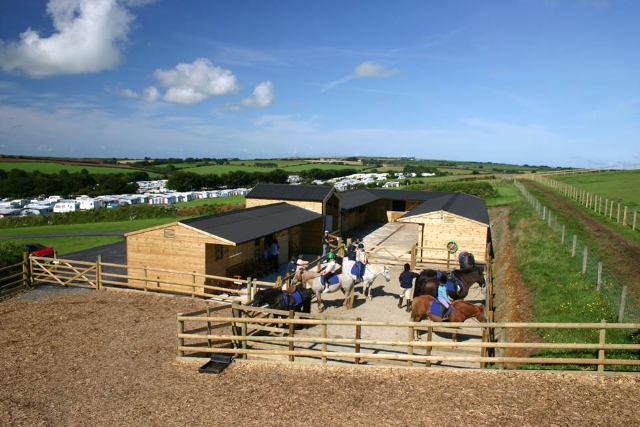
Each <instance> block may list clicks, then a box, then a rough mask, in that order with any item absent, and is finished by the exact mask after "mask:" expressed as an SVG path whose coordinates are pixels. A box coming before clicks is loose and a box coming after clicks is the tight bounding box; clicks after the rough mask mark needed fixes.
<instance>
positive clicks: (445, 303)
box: [438, 274, 451, 322]
mask: <svg viewBox="0 0 640 427" xmlns="http://www.w3.org/2000/svg"><path fill="white" fill-rule="evenodd" d="M447 281H448V278H447V275H446V274H443V275H442V276H440V284H439V285H438V301H439V302H440V304H442V316H440V317H442V321H443V322H444V321H445V320H447V319H448V318H449V315H448V313H449V307H451V297H450V296H449V293H447Z"/></svg>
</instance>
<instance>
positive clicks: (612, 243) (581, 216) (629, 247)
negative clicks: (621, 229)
mask: <svg viewBox="0 0 640 427" xmlns="http://www.w3.org/2000/svg"><path fill="white" fill-rule="evenodd" d="M527 186H531V187H533V188H535V190H536V191H538V192H540V193H542V194H544V198H545V204H547V205H548V206H549V208H550V209H551V210H552V211H555V212H560V213H562V214H563V215H566V216H568V217H573V218H577V219H578V220H579V222H580V224H582V228H583V229H584V230H585V231H586V232H587V234H588V235H590V236H593V237H594V238H595V239H596V240H597V242H598V244H597V246H598V250H599V251H600V252H602V253H607V254H609V256H610V257H611V259H615V260H616V262H615V263H614V264H608V265H604V268H605V269H607V270H608V271H610V272H611V273H612V274H613V276H614V277H616V278H617V279H618V280H619V281H620V282H621V283H624V284H626V285H627V286H628V287H629V291H630V292H631V293H633V294H634V295H636V296H637V297H639V298H640V277H639V276H638V275H637V274H636V268H635V265H636V263H635V260H637V259H640V244H638V243H636V242H634V241H631V240H628V239H626V238H624V237H623V236H620V235H619V234H618V233H616V232H615V231H614V230H613V229H612V228H611V227H609V226H607V225H605V223H603V222H600V221H598V220H597V219H595V218H593V217H592V216H590V215H588V214H587V213H585V212H584V211H583V210H582V209H579V208H578V207H576V206H575V205H574V204H572V203H570V202H569V201H568V200H567V199H565V198H563V197H561V196H560V195H559V194H558V193H556V192H555V191H553V190H551V189H549V188H547V187H544V186H542V185H540V184H538V183H535V182H527Z"/></svg>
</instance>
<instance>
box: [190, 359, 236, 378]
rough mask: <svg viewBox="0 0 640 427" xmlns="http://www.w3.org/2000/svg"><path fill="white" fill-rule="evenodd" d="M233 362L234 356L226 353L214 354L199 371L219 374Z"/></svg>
mask: <svg viewBox="0 0 640 427" xmlns="http://www.w3.org/2000/svg"><path fill="white" fill-rule="evenodd" d="M231 363H233V357H231V356H228V355H226V354H214V355H213V356H211V360H209V361H208V362H207V363H205V364H204V365H202V367H200V369H198V372H199V373H201V374H219V373H221V372H222V371H224V369H225V368H226V367H227V366H229V365H230V364H231Z"/></svg>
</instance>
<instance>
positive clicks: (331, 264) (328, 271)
mask: <svg viewBox="0 0 640 427" xmlns="http://www.w3.org/2000/svg"><path fill="white" fill-rule="evenodd" d="M327 260H328V262H327V264H326V265H325V266H324V268H323V269H322V271H321V272H320V274H321V275H322V276H323V277H324V290H323V291H322V293H323V294H324V293H327V292H329V279H331V277H333V275H334V274H335V272H336V254H334V253H333V252H329V254H327Z"/></svg>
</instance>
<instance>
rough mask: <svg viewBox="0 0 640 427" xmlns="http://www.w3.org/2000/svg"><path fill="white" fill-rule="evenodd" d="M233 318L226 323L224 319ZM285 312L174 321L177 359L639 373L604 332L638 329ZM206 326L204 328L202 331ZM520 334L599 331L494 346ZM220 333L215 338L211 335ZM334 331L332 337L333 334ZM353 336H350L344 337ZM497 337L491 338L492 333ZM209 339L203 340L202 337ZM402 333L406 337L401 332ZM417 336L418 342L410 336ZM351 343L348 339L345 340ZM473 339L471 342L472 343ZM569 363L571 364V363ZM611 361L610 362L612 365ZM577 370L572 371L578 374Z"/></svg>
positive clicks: (241, 311)
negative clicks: (387, 335) (588, 336)
mask: <svg viewBox="0 0 640 427" xmlns="http://www.w3.org/2000/svg"><path fill="white" fill-rule="evenodd" d="M229 313H231V315H229ZM283 313H284V312H281V311H280V312H279V311H277V310H269V309H259V308H253V307H243V306H237V305H230V306H220V307H217V308H216V312H215V316H212V314H214V313H213V312H212V311H209V312H205V311H199V312H193V313H184V314H178V316H177V331H178V332H177V335H176V338H177V352H178V353H177V356H178V357H179V358H186V359H189V358H203V359H204V358H207V357H210V356H211V355H214V354H225V355H228V356H232V357H234V358H236V359H242V360H249V361H255V362H259V361H271V362H279V363H302V364H309V363H314V364H326V363H343V364H350V365H360V364H367V365H371V366H381V365H382V366H408V367H418V366H422V367H432V366H433V365H434V364H436V363H437V364H438V365H440V366H443V367H447V366H452V365H453V366H454V367H455V366H459V367H460V366H462V367H469V368H488V367H492V368H497V369H505V368H507V367H513V366H518V365H521V364H531V365H534V366H538V367H539V366H541V365H542V366H550V365H556V366H557V365H566V366H570V368H567V369H581V370H584V369H587V370H594V371H597V372H604V371H605V370H607V369H611V367H613V366H615V367H616V369H617V370H620V369H622V370H625V369H628V370H638V368H637V367H638V366H640V360H638V359H630V358H624V357H616V355H619V354H620V353H619V352H621V351H622V352H627V354H631V353H632V352H635V353H637V352H638V350H640V344H633V343H626V344H619V343H609V342H608V341H607V332H609V331H613V330H620V329H623V330H629V331H631V330H636V329H638V328H640V324H631V323H627V324H619V323H606V322H604V321H602V322H601V323H584V324H581V323H564V324H563V323H493V322H492V323H478V322H465V323H446V324H443V323H432V322H421V323H416V322H382V321H380V322H377V321H363V320H360V319H327V318H324V317H319V316H312V315H302V314H300V313H293V312H290V313H289V314H288V318H274V317H271V316H272V315H273V314H280V315H282V314H283ZM203 324H206V327H203ZM382 328H394V329H396V330H397V331H398V333H397V334H396V335H397V336H398V337H406V338H405V339H402V338H399V339H397V340H380V339H376V338H373V337H378V336H383V335H384V334H381V333H380V332H378V331H380V330H381V329H382ZM519 329H529V330H536V331H544V330H552V329H567V330H570V329H575V330H580V329H582V330H591V331H596V332H598V333H597V340H596V341H594V342H554V343H544V342H530V341H528V342H507V341H506V340H504V339H498V340H492V339H490V337H491V336H492V335H497V336H499V337H504V336H506V335H508V334H511V335H514V336H520V335H522V334H514V333H513V332H514V331H516V330H519ZM214 330H215V331H217V332H216V333H213V332H209V331H214ZM331 330H337V331H336V332H335V333H330V331H331ZM349 330H351V333H349V332H348V331H349ZM455 330H458V336H459V337H461V336H465V337H466V339H465V340H464V341H457V342H453V341H452V340H451V339H443V340H434V337H435V335H437V334H439V335H445V336H447V335H448V334H451V333H452V332H454V331H455ZM492 330H494V331H493V332H494V333H492V332H491V331H492ZM203 331H207V332H203ZM403 331H404V332H403ZM416 331H422V332H424V333H425V334H424V335H423V337H422V338H419V339H416V338H414V337H415V332H416ZM349 335H351V336H349ZM470 337H476V339H475V340H474V339H470ZM517 350H528V351H532V350H534V351H535V354H534V355H532V356H521V355H520V356H511V355H509V352H511V351H517ZM569 355H571V356H569ZM609 356H610V357H609ZM576 367H577V368H576Z"/></svg>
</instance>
